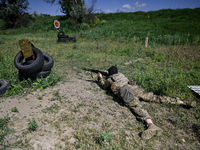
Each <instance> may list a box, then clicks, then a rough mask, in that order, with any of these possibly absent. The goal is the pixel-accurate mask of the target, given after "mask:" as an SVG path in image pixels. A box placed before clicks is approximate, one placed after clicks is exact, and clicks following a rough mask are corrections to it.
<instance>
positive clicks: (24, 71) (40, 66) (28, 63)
mask: <svg viewBox="0 0 200 150" xmlns="http://www.w3.org/2000/svg"><path fill="white" fill-rule="evenodd" d="M32 50H33V53H34V57H29V58H26V59H24V56H23V53H22V51H20V52H19V53H17V55H16V56H15V59H14V65H15V67H16V68H17V69H18V70H19V76H20V77H22V78H24V79H28V78H31V79H36V78H45V77H47V76H48V75H49V74H50V73H51V68H52V67H53V64H54V60H53V58H52V57H51V56H50V55H49V54H47V53H44V52H41V51H40V50H39V49H38V48H36V47H32ZM24 60H25V61H24Z"/></svg>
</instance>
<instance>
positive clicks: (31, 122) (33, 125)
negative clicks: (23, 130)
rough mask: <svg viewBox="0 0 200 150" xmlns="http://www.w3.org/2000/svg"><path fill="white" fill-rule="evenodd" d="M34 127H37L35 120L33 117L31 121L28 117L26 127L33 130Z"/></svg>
mask: <svg viewBox="0 0 200 150" xmlns="http://www.w3.org/2000/svg"><path fill="white" fill-rule="evenodd" d="M36 128H37V122H36V121H35V119H34V118H33V119H32V121H31V120H30V119H29V124H28V129H29V130H32V131H35V130H36Z"/></svg>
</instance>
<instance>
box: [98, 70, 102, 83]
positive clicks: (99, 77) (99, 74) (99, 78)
mask: <svg viewBox="0 0 200 150" xmlns="http://www.w3.org/2000/svg"><path fill="white" fill-rule="evenodd" d="M101 78H102V74H101V73H99V72H98V78H97V81H100V80H101Z"/></svg>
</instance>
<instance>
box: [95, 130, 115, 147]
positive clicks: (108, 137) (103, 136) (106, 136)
mask: <svg viewBox="0 0 200 150" xmlns="http://www.w3.org/2000/svg"><path fill="white" fill-rule="evenodd" d="M112 138H113V135H112V133H109V132H107V133H105V134H103V132H102V131H99V136H98V138H97V141H98V143H99V144H100V145H102V144H103V143H104V142H106V141H109V140H111V139H112Z"/></svg>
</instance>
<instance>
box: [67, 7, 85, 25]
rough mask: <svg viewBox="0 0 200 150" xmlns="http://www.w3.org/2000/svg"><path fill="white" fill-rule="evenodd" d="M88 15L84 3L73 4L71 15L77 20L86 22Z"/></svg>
mask: <svg viewBox="0 0 200 150" xmlns="http://www.w3.org/2000/svg"><path fill="white" fill-rule="evenodd" d="M85 15H87V11H86V8H85V6H84V5H73V6H72V8H71V11H70V16H71V17H72V18H73V19H75V20H76V22H78V23H79V24H81V23H83V22H84V16H85Z"/></svg>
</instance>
